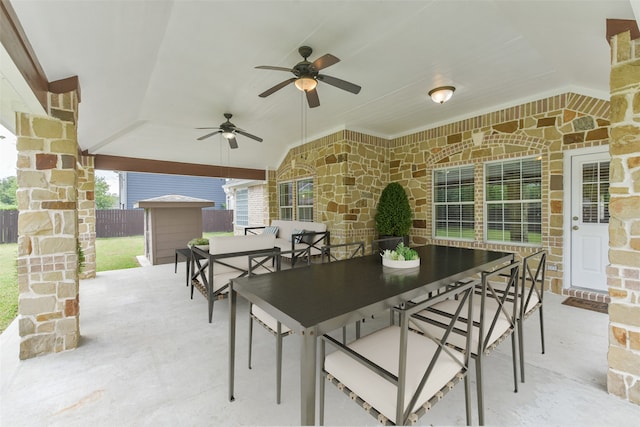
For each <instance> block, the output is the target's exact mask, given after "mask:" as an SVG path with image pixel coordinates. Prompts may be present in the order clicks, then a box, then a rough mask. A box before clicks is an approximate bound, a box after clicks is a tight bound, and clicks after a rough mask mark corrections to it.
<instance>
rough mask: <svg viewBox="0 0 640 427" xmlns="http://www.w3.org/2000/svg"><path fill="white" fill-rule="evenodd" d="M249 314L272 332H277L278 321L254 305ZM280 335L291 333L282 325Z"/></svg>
mask: <svg viewBox="0 0 640 427" xmlns="http://www.w3.org/2000/svg"><path fill="white" fill-rule="evenodd" d="M251 314H253V315H254V316H255V317H256V318H257V319H258V320H260V321H261V322H262V323H264V324H265V325H267V326H268V327H269V329H271V330H272V331H273V332H276V331H277V330H278V321H277V320H276V319H275V318H274V317H273V316H272V315H270V314H269V313H267V312H266V311H264V310H263V309H261V308H260V307H258V306H257V305H255V304H252V305H251ZM281 325H282V326H281V330H280V331H281V333H283V334H286V333H289V332H291V329H290V328H288V327H287V325H285V324H284V323H282V324H281Z"/></svg>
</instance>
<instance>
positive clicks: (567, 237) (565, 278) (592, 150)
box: [562, 144, 609, 289]
mask: <svg viewBox="0 0 640 427" xmlns="http://www.w3.org/2000/svg"><path fill="white" fill-rule="evenodd" d="M599 153H609V144H606V145H599V146H596V147H585V148H575V149H573V150H565V151H564V152H563V153H562V156H563V158H562V160H563V176H564V179H563V185H562V193H563V195H562V206H563V211H562V216H563V218H562V240H563V242H564V244H563V245H562V259H563V263H562V264H563V269H562V289H570V288H571V250H572V247H571V190H572V185H573V182H572V173H571V160H572V158H573V157H574V156H581V155H584V154H599Z"/></svg>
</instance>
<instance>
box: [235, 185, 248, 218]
mask: <svg viewBox="0 0 640 427" xmlns="http://www.w3.org/2000/svg"><path fill="white" fill-rule="evenodd" d="M236 225H245V226H246V225H249V190H248V189H246V188H243V189H242V190H237V191H236Z"/></svg>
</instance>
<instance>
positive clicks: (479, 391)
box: [476, 354, 484, 426]
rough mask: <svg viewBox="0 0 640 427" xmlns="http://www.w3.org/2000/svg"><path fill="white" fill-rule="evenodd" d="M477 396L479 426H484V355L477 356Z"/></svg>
mask: <svg viewBox="0 0 640 427" xmlns="http://www.w3.org/2000/svg"><path fill="white" fill-rule="evenodd" d="M476 394H477V395H478V424H479V425H481V426H483V425H484V396H483V395H482V354H478V355H477V356H476Z"/></svg>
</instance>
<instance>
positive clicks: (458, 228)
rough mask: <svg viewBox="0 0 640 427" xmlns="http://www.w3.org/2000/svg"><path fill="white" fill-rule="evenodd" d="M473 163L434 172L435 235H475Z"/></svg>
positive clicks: (465, 236) (442, 236)
mask: <svg viewBox="0 0 640 427" xmlns="http://www.w3.org/2000/svg"><path fill="white" fill-rule="evenodd" d="M474 189H475V186H474V183H473V166H464V167H459V168H451V169H440V170H435V171H434V172H433V193H434V194H433V200H434V203H433V211H434V212H433V218H434V230H435V231H434V235H435V237H441V238H452V239H466V240H473V238H474V212H473V209H474V208H473V201H474Z"/></svg>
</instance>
